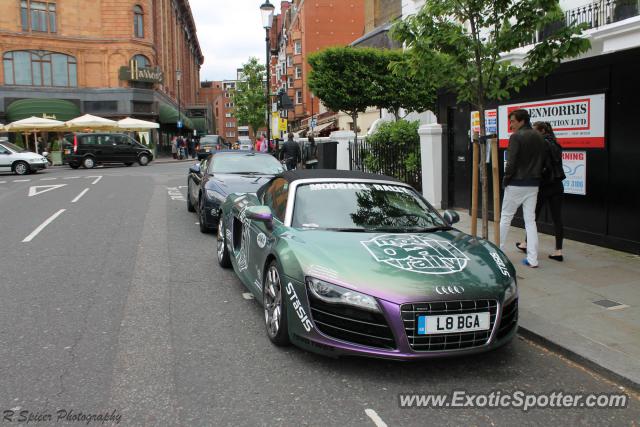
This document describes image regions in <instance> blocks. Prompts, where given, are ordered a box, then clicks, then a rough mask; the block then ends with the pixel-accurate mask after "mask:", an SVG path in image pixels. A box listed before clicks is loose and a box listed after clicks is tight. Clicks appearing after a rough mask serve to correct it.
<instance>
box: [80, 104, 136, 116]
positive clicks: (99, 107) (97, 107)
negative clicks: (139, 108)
mask: <svg viewBox="0 0 640 427" xmlns="http://www.w3.org/2000/svg"><path fill="white" fill-rule="evenodd" d="M134 104H135V102H134ZM84 110H85V111H87V112H92V113H115V112H117V111H118V101H84Z"/></svg>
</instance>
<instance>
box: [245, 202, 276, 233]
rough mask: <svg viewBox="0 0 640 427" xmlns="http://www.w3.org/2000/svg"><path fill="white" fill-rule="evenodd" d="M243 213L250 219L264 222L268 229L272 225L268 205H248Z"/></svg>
mask: <svg viewBox="0 0 640 427" xmlns="http://www.w3.org/2000/svg"><path fill="white" fill-rule="evenodd" d="M245 215H246V216H247V218H248V219H250V220H252V221H260V222H264V224H265V225H266V226H267V228H268V229H269V230H271V227H272V226H273V213H272V212H271V208H269V206H249V207H248V208H247V209H246V210H245Z"/></svg>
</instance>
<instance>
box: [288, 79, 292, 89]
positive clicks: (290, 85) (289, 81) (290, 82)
mask: <svg viewBox="0 0 640 427" xmlns="http://www.w3.org/2000/svg"><path fill="white" fill-rule="evenodd" d="M287 83H288V84H289V88H292V87H293V77H288V78H287Z"/></svg>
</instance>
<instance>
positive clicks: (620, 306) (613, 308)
mask: <svg viewBox="0 0 640 427" xmlns="http://www.w3.org/2000/svg"><path fill="white" fill-rule="evenodd" d="M623 308H629V306H628V305H626V304H620V305H616V306H613V307H609V308H607V310H622V309H623Z"/></svg>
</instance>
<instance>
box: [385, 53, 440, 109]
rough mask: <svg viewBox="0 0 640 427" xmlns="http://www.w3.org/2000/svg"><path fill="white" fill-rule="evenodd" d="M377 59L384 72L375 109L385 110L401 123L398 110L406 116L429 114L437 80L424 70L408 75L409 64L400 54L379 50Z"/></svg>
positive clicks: (434, 97)
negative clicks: (421, 113)
mask: <svg viewBox="0 0 640 427" xmlns="http://www.w3.org/2000/svg"><path fill="white" fill-rule="evenodd" d="M379 55H380V61H381V62H382V64H383V67H384V68H383V70H384V71H383V72H381V73H380V74H379V75H380V77H381V80H382V81H381V84H382V88H381V90H380V91H379V93H378V94H377V99H376V103H375V105H376V106H377V107H378V108H385V109H387V110H388V111H389V112H390V113H392V114H393V115H394V116H395V119H396V121H398V120H399V119H400V109H403V110H405V111H406V112H407V113H410V112H412V111H415V112H422V111H426V110H432V109H433V108H434V104H435V100H436V91H437V89H438V87H437V83H438V81H437V79H434V78H433V77H432V76H430V75H428V73H425V72H424V70H421V72H419V73H415V74H414V73H410V72H408V71H409V69H410V66H411V64H410V63H409V62H408V61H407V59H408V57H407V55H406V54H405V53H404V52H402V51H400V50H380V51H379Z"/></svg>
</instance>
